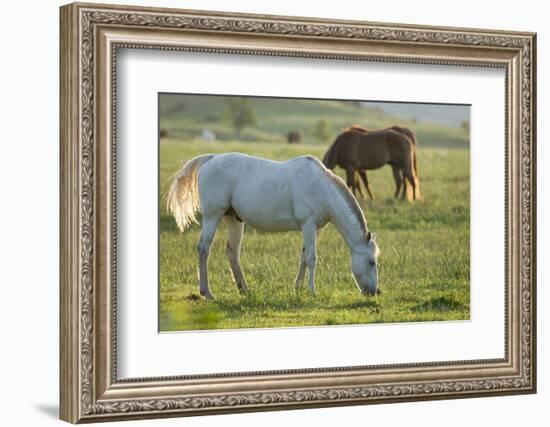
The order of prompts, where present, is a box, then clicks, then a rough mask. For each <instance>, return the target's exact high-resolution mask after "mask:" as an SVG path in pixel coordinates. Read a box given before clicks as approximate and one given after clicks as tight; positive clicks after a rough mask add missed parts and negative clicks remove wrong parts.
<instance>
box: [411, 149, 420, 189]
mask: <svg viewBox="0 0 550 427" xmlns="http://www.w3.org/2000/svg"><path fill="white" fill-rule="evenodd" d="M411 148H412V164H413V178H414V182H415V185H416V198H417V199H420V180H419V178H418V172H417V169H416V143H415V139H413V145H412V146H411Z"/></svg>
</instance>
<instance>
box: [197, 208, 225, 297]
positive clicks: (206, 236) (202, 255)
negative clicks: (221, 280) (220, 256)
mask: <svg viewBox="0 0 550 427" xmlns="http://www.w3.org/2000/svg"><path fill="white" fill-rule="evenodd" d="M220 220H221V215H220V216H212V217H204V216H203V219H202V229H201V237H200V239H199V244H198V246H197V250H198V252H199V293H200V294H201V295H202V296H203V297H204V298H206V299H214V297H213V296H212V294H211V293H210V289H209V287H208V256H209V255H210V247H211V246H212V242H213V241H214V236H215V235H216V229H217V228H218V225H219V223H220Z"/></svg>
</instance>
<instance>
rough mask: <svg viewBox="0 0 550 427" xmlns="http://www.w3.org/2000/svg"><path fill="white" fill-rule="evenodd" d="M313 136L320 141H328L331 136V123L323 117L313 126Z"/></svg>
mask: <svg viewBox="0 0 550 427" xmlns="http://www.w3.org/2000/svg"><path fill="white" fill-rule="evenodd" d="M313 136H314V137H315V138H317V139H318V140H320V141H323V142H325V141H327V140H328V139H329V138H330V123H329V121H328V120H326V119H321V120H319V121H318V122H317V123H315V126H314V127H313Z"/></svg>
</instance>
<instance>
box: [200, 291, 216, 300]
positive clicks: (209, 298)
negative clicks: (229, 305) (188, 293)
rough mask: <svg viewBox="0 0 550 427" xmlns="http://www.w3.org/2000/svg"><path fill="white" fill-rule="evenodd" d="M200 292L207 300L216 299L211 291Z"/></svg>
mask: <svg viewBox="0 0 550 427" xmlns="http://www.w3.org/2000/svg"><path fill="white" fill-rule="evenodd" d="M199 293H200V294H201V296H202V297H203V298H204V299H205V300H213V299H214V295H212V294H211V293H210V292H203V291H199Z"/></svg>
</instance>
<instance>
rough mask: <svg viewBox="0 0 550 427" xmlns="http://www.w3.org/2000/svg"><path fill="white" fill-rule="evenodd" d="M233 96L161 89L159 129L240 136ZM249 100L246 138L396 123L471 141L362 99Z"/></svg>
mask: <svg viewBox="0 0 550 427" xmlns="http://www.w3.org/2000/svg"><path fill="white" fill-rule="evenodd" d="M232 99H235V98H233V97H230V96H212V95H180V94H160V95H159V114H160V117H159V122H160V129H162V130H164V131H165V132H167V134H168V135H169V136H171V137H172V138H177V139H186V140H188V139H193V138H197V137H199V135H200V134H201V131H202V130H205V129H206V130H209V131H212V132H214V133H215V134H216V139H218V140H221V141H224V140H234V139H237V136H236V132H235V130H234V129H233V128H232V126H231V122H230V119H229V117H228V109H229V105H230V103H231V101H232ZM249 105H250V107H251V108H252V109H253V110H254V112H255V117H256V121H255V123H254V124H253V125H251V126H249V127H245V128H244V130H243V131H242V132H241V134H240V135H239V136H238V139H239V140H241V141H263V142H283V141H285V140H286V134H287V133H288V132H289V131H291V130H296V131H299V132H300V133H301V134H302V136H303V143H305V144H309V143H319V142H327V141H332V140H333V139H334V138H335V137H336V136H337V135H338V133H339V132H340V131H341V130H342V129H343V128H345V127H347V126H350V125H352V124H360V125H362V126H365V127H368V128H373V129H376V128H382V127H387V126H392V125H396V124H397V125H400V126H406V127H409V128H411V129H412V130H414V131H415V132H416V134H417V139H418V141H419V144H421V145H425V146H445V147H467V146H468V145H469V134H468V132H467V131H465V130H464V129H462V128H460V127H459V126H450V125H445V124H441V123H429V122H425V121H419V120H418V118H416V116H414V115H412V114H411V117H413V119H410V118H409V119H407V118H403V117H400V116H398V115H393V114H390V113H389V112H387V111H384V110H383V109H381V108H378V107H368V106H365V105H364V104H361V103H358V102H352V101H332V100H330V101H327V100H308V99H288V98H261V97H250V98H249ZM409 106H410V104H409ZM414 107H415V106H414V105H413V106H412V108H414ZM447 114H448V111H447ZM320 121H324V122H325V126H324V128H325V129H324V131H325V132H324V133H325V138H324V139H325V141H323V140H320V139H319V137H318V136H316V132H315V129H316V127H317V126H318V124H319V122H320Z"/></svg>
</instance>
